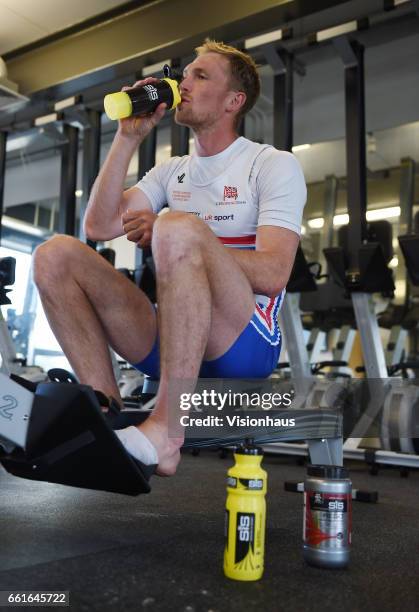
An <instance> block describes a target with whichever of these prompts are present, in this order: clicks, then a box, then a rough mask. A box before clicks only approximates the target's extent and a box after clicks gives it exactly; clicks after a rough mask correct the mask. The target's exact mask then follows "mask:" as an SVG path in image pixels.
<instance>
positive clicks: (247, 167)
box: [136, 136, 307, 312]
mask: <svg viewBox="0 0 419 612" xmlns="http://www.w3.org/2000/svg"><path fill="white" fill-rule="evenodd" d="M136 187H138V188H139V189H141V191H143V192H144V193H145V194H146V196H147V197H148V199H149V200H150V203H151V205H152V207H153V211H154V212H155V213H157V212H159V211H160V210H161V208H162V207H163V206H164V205H165V204H166V203H167V204H168V205H169V208H170V209H171V210H179V211H184V212H189V213H191V214H194V215H197V216H198V217H200V219H202V220H203V221H205V223H207V224H208V225H209V227H210V228H211V229H212V231H213V232H214V233H215V235H216V236H218V237H219V239H220V240H221V241H222V243H223V244H224V245H225V246H228V247H234V248H246V249H249V248H250V249H254V248H255V239H256V230H257V228H258V227H260V226H262V225H274V226H278V227H285V228H287V229H289V230H291V231H293V232H295V233H296V234H298V235H300V232H301V221H302V215H303V208H304V205H305V202H306V195H307V190H306V185H305V181H304V176H303V173H302V170H301V167H300V164H299V162H298V161H297V159H296V158H295V157H294V155H292V154H291V153H288V152H287V151H278V150H277V149H275V148H274V147H272V146H271V145H261V144H258V143H255V142H252V141H250V140H248V139H247V138H244V137H242V136H241V137H239V138H237V139H236V140H235V141H234V142H233V143H232V144H231V145H230V146H229V147H227V148H226V149H224V151H221V153H217V155H212V156H210V157H199V156H198V155H197V154H196V153H194V154H193V155H184V156H183V157H173V158H171V159H170V160H168V161H167V162H164V163H162V164H159V165H158V166H155V167H154V168H152V169H151V170H150V171H149V172H148V173H147V174H146V175H145V176H144V178H143V179H141V181H139V182H138V183H137V185H136ZM256 301H257V302H258V303H260V304H261V306H263V308H264V309H265V308H269V312H273V311H274V310H275V311H276V310H277V308H275V306H276V305H277V302H278V301H279V304H278V306H279V305H280V302H281V301H282V294H281V295H280V296H277V298H275V299H273V300H271V299H270V298H268V297H266V296H259V295H258V296H256Z"/></svg>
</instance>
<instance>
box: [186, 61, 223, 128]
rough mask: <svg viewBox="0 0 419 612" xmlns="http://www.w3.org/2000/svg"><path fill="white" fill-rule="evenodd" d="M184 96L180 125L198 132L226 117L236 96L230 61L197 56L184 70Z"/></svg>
mask: <svg viewBox="0 0 419 612" xmlns="http://www.w3.org/2000/svg"><path fill="white" fill-rule="evenodd" d="M180 93H181V96H182V102H181V104H179V105H178V106H177V107H176V113H175V121H176V123H178V124H180V125H187V126H189V127H190V128H192V129H195V130H196V129H202V128H207V127H210V126H212V125H214V124H215V123H216V122H217V121H218V120H219V119H220V118H221V117H224V116H225V108H226V105H227V104H228V100H229V98H231V96H232V95H233V94H232V91H231V89H230V64H229V61H228V59H227V58H225V57H223V56H222V55H220V54H218V53H205V54H204V55H200V56H199V57H197V58H196V59H195V60H194V61H193V62H192V63H191V64H189V65H188V66H186V68H185V70H184V78H183V81H182V82H181V84H180Z"/></svg>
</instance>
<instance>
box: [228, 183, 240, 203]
mask: <svg viewBox="0 0 419 612" xmlns="http://www.w3.org/2000/svg"><path fill="white" fill-rule="evenodd" d="M238 197H239V194H238V191H237V187H231V186H229V185H225V186H224V201H225V200H237V198H238Z"/></svg>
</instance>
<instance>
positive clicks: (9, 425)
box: [0, 374, 342, 495]
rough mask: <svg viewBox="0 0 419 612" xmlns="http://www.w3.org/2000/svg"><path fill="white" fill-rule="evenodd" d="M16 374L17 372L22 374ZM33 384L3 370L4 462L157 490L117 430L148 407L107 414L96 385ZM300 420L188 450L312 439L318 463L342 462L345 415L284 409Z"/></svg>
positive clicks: (132, 490)
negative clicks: (242, 443)
mask: <svg viewBox="0 0 419 612" xmlns="http://www.w3.org/2000/svg"><path fill="white" fill-rule="evenodd" d="M15 378H16V377H15ZM29 384H30V383H28V382H27V381H23V380H18V381H16V380H11V379H10V378H8V377H7V376H5V375H4V374H0V389H1V391H0V446H1V447H3V449H4V452H3V453H1V454H0V461H1V463H2V464H3V466H4V467H5V469H6V470H7V471H8V472H10V473H12V474H14V475H15V476H20V477H23V478H29V479H32V480H46V481H49V482H55V483H59V484H66V485H70V486H76V487H83V488H89V489H98V490H105V491H111V492H115V493H124V494H127V495H138V494H140V493H147V492H149V491H150V485H149V483H148V480H149V478H150V476H151V474H152V473H153V471H154V468H155V466H145V465H143V464H142V463H141V462H139V461H136V460H134V459H133V458H132V457H131V456H130V455H129V454H128V453H127V452H126V451H125V449H124V447H123V446H122V444H121V443H120V441H119V439H118V438H117V436H116V435H115V434H114V433H113V429H121V428H123V427H127V426H128V425H134V424H137V425H138V424H139V423H141V422H143V421H144V419H145V418H147V416H148V415H149V411H147V410H144V409H143V410H142V409H137V410H135V409H124V410H121V411H120V412H117V411H116V412H115V411H112V412H111V411H110V412H108V413H103V412H102V411H101V408H100V405H99V402H98V400H97V397H96V395H95V393H94V392H93V390H92V389H91V388H90V387H87V386H85V385H78V384H61V383H39V384H38V385H36V386H35V390H34V392H31V391H30V390H28V386H29ZM281 417H283V418H284V419H287V418H288V419H289V418H295V420H296V423H295V427H293V428H286V427H278V428H272V427H260V428H259V429H258V431H257V435H254V433H255V429H254V427H251V426H247V427H234V428H233V427H232V428H231V429H229V434H228V435H226V436H224V437H221V436H217V437H206V438H192V437H191V438H189V439H188V438H187V439H186V440H185V444H184V447H185V448H203V447H211V446H216V447H219V446H231V445H233V444H238V443H240V442H243V441H244V440H246V439H247V438H253V439H254V441H255V443H258V444H265V443H269V442H275V440H301V439H306V440H307V441H308V445H309V450H310V455H311V460H312V461H313V462H316V463H322V464H326V465H329V464H333V465H341V463H342V419H341V416H340V414H339V413H338V412H337V411H333V410H299V411H298V410H295V409H294V410H291V409H290V410H284V411H281Z"/></svg>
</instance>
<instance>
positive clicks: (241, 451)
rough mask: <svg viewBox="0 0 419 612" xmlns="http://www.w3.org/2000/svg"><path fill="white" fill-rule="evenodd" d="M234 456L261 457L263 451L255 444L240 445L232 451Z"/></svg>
mask: <svg viewBox="0 0 419 612" xmlns="http://www.w3.org/2000/svg"><path fill="white" fill-rule="evenodd" d="M234 454H235V455H263V449H262V448H261V447H260V446H256V445H255V444H242V445H241V446H239V447H238V448H236V450H235V451H234Z"/></svg>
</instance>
